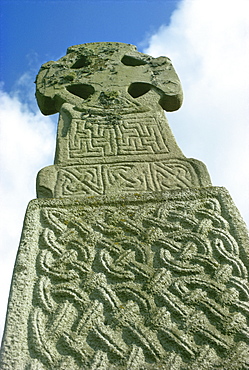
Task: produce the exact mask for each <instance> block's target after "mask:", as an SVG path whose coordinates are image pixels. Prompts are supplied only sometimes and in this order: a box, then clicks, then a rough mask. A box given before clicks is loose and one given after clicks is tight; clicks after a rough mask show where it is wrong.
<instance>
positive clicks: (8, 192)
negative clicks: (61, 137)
mask: <svg viewBox="0 0 249 370" xmlns="http://www.w3.org/2000/svg"><path fill="white" fill-rule="evenodd" d="M24 80H25V81H27V76H26V77H23V80H22V81H21V84H22V85H23V82H24ZM23 90H24V86H23ZM20 91H21V86H20ZM31 105H32V106H33V105H34V104H33V103H31ZM0 106H1V112H0V174H1V176H0V209H1V214H0V215H1V219H0V223H1V229H0V242H1V244H0V255H1V259H0V281H1V284H0V297H1V304H0V337H1V333H2V330H3V325H4V320H5V311H6V305H7V299H8V294H9V286H10V281H11V276H12V270H13V265H14V261H15V256H16V252H17V248H18V243H19V239H20V236H21V230H22V223H23V219H24V215H25V209H26V207H27V205H28V202H29V201H30V200H31V199H32V198H35V197H36V194H35V178H36V174H37V172H38V171H39V170H40V169H41V168H42V167H44V166H46V165H49V164H51V163H52V162H53V154H54V145H55V137H54V136H55V125H54V123H53V121H52V120H51V118H48V117H43V116H42V115H41V114H40V113H39V112H38V109H37V108H36V110H35V111H33V109H32V108H31V106H30V105H27V104H24V103H22V102H21V101H20V98H19V97H18V94H17V93H15V94H12V95H9V94H7V93H6V92H4V91H3V89H2V88H1V89H0Z"/></svg>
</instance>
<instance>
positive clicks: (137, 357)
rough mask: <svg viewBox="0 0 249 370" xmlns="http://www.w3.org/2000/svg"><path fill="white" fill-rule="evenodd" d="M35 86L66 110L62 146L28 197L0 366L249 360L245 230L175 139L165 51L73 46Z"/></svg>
mask: <svg viewBox="0 0 249 370" xmlns="http://www.w3.org/2000/svg"><path fill="white" fill-rule="evenodd" d="M36 96H37V100H38V104H39V106H40V109H41V111H42V112H43V113H44V114H53V113H55V112H59V113H60V115H59V124H58V135H57V149H56V155H55V163H54V165H52V166H49V167H46V168H44V169H42V170H41V171H40V172H39V174H38V177H37V195H38V199H36V200H32V201H31V202H30V204H29V207H28V209H27V213H26V217H25V222H24V227H23V233H22V238H21V242H20V247H19V251H18V255H17V260H16V265H15V269H14V273H13V280H12V287H11V293H10V299H9V306H8V314H7V318H6V326H5V333H4V337H3V343H2V349H1V360H0V368H1V369H2V370H12V369H13V370H24V369H25V370H54V369H67V370H82V369H89V370H96V369H101V370H104V369H106V370H109V369H111V370H139V369H140V370H142V369H143V370H144V369H151V370H152V369H153V370H157V369H158V370H159V369H165V370H172V369H174V370H197V369H198V370H210V369H223V370H228V369H236V370H244V369H249V322H248V320H249V279H248V268H249V263H248V259H249V249H248V241H249V237H248V232H247V230H246V227H245V224H244V223H243V220H242V219H241V217H240V215H239V212H238V210H237V209H236V207H235V206H234V204H233V201H232V199H231V198H230V196H229V194H228V192H227V191H226V190H225V189H224V188H218V187H212V186H211V182H210V179H209V175H208V172H207V170H206V168H205V165H204V164H202V163H201V162H199V161H197V160H194V159H187V158H185V156H184V155H183V153H182V152H181V150H180V149H179V148H178V146H177V144H176V142H175V139H174V137H173V135H172V133H171V130H170V128H169V126H168V123H167V120H166V118H165V116H164V112H163V110H166V111H173V110H176V109H178V108H179V107H180V105H181V101H182V92H181V87H180V82H179V79H178V77H177V75H176V73H175V71H174V69H173V67H172V64H171V62H170V61H169V59H168V58H166V57H159V58H152V57H150V56H148V55H145V54H142V53H139V52H137V51H136V48H135V47H134V46H132V45H126V44H121V43H93V44H85V45H78V46H73V47H71V48H69V49H68V52H67V55H66V56H65V57H62V58H61V59H60V60H59V61H57V62H49V63H46V64H45V65H43V66H42V68H41V70H40V72H39V74H38V77H37V93H36ZM49 198H50V199H49Z"/></svg>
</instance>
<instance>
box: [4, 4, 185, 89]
mask: <svg viewBox="0 0 249 370" xmlns="http://www.w3.org/2000/svg"><path fill="white" fill-rule="evenodd" d="M178 3H179V1H178V0H168V1H163V0H161V1H160V0H158V1H157V0H147V1H143V0H138V1H133V0H126V1H122V0H115V1H108V0H102V1H101V0H92V1H72V0H71V1H67V0H52V1H49V0H47V1H40V0H36V1H35V0H33V1H25V0H19V1H18V0H17V1H16V0H14V1H13V0H7V1H6V0H2V1H1V5H0V7H1V17H2V24H1V28H2V29H1V75H2V78H3V79H4V82H5V88H6V89H7V91H9V90H10V89H11V88H13V85H14V84H15V81H16V80H17V79H18V78H19V77H20V75H21V74H22V73H24V72H26V71H27V66H32V67H34V68H37V67H38V68H39V64H40V63H41V62H46V61H48V60H53V59H58V58H59V57H60V56H62V55H64V53H65V51H66V49H67V47H68V46H70V45H76V44H83V43H86V42H95V41H117V40H118V41H119V42H125V43H130V44H134V45H138V46H140V48H141V47H142V46H144V43H145V41H146V37H148V36H149V35H151V34H152V33H153V32H156V30H157V29H158V28H159V27H160V26H161V25H162V24H167V23H169V19H170V15H171V13H172V12H173V11H174V9H175V8H176V7H177V4H178Z"/></svg>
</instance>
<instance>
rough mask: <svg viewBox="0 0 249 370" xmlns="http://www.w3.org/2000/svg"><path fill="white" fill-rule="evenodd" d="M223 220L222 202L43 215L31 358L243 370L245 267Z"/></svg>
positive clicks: (247, 308) (248, 308) (55, 363)
mask: <svg viewBox="0 0 249 370" xmlns="http://www.w3.org/2000/svg"><path fill="white" fill-rule="evenodd" d="M226 215H227V213H226V211H225V206H224V204H223V201H222V200H220V199H219V197H218V198H217V197H216V196H214V195H213V196H205V197H203V196H202V197H200V196H198V197H196V196H195V197H192V198H188V199H187V200H186V201H182V200H178V201H177V200H172V201H169V202H167V203H164V202H159V203H158V202H156V201H155V200H154V201H149V202H148V201H147V202H143V201H133V202H130V203H129V202H128V203H127V202H124V203H122V201H121V202H119V203H115V204H113V205H112V204H106V203H102V204H98V205H96V206H92V205H90V204H89V205H87V204H86V205H85V206H82V205H79V206H74V207H73V208H71V209H70V210H69V209H64V208H63V207H53V206H50V207H44V208H43V209H42V210H41V213H40V225H41V226H42V228H41V233H40V240H39V249H40V250H39V253H38V255H37V276H36V283H35V288H34V291H33V302H34V304H33V307H32V309H31V311H30V316H29V325H30V335H29V346H30V351H31V355H32V356H31V357H32V358H36V361H39V363H40V364H41V366H44V367H45V368H46V369H54V368H64V367H63V366H68V368H70V366H71V368H73V369H81V368H82V367H83V368H87V369H97V368H101V369H102V368H103V369H159V368H163V369H171V368H174V369H179V370H180V369H189V370H190V369H191V370H192V369H197V368H200V369H210V368H219V369H228V368H234V369H235V368H236V369H246V368H247V367H248V366H249V363H248V358H249V356H248V355H249V346H248V344H249V326H248V321H247V320H248V314H249V304H248V298H249V286H248V261H247V258H246V257H245V251H244V250H243V249H242V248H241V246H239V244H238V237H237V234H236V229H235V225H234V224H233V222H232V221H231V219H230V218H229V217H226ZM32 361H33V360H32ZM32 361H31V362H32ZM42 364H43V365H42ZM205 364H206V365H205ZM31 368H32V366H31ZM65 368H66V367H65Z"/></svg>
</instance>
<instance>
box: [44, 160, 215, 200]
mask: <svg viewBox="0 0 249 370" xmlns="http://www.w3.org/2000/svg"><path fill="white" fill-rule="evenodd" d="M162 158H163V157H162ZM55 168H56V167H55V166H51V167H47V168H45V172H44V174H43V171H44V170H43V171H41V172H40V174H39V175H38V186H37V191H38V195H39V197H44V196H45V197H47V193H48V191H50V194H51V195H50V196H53V197H71V196H77V197H79V196H80V197H81V196H84V195H104V194H112V193H124V192H125V193H127V192H128V193H133V192H148V191H163V190H170V189H185V188H189V187H198V186H208V185H210V180H209V177H207V178H205V176H200V173H201V174H203V173H205V167H204V166H203V164H202V163H201V162H198V161H195V160H186V159H168V160H163V159H162V160H161V161H155V160H154V161H150V162H148V161H146V160H144V161H142V162H135V161H134V162H129V161H126V162H120V163H118V162H116V163H110V164H91V165H89V164H88V165H72V166H60V167H58V169H56V175H55V176H54V181H53V182H52V181H51V178H52V172H53V171H54V170H55ZM48 171H50V172H51V176H50V175H48ZM46 179H49V181H47V182H46ZM44 180H45V182H43V181H44ZM44 189H49V190H47V191H46V190H44ZM43 193H44V196H43Z"/></svg>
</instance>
